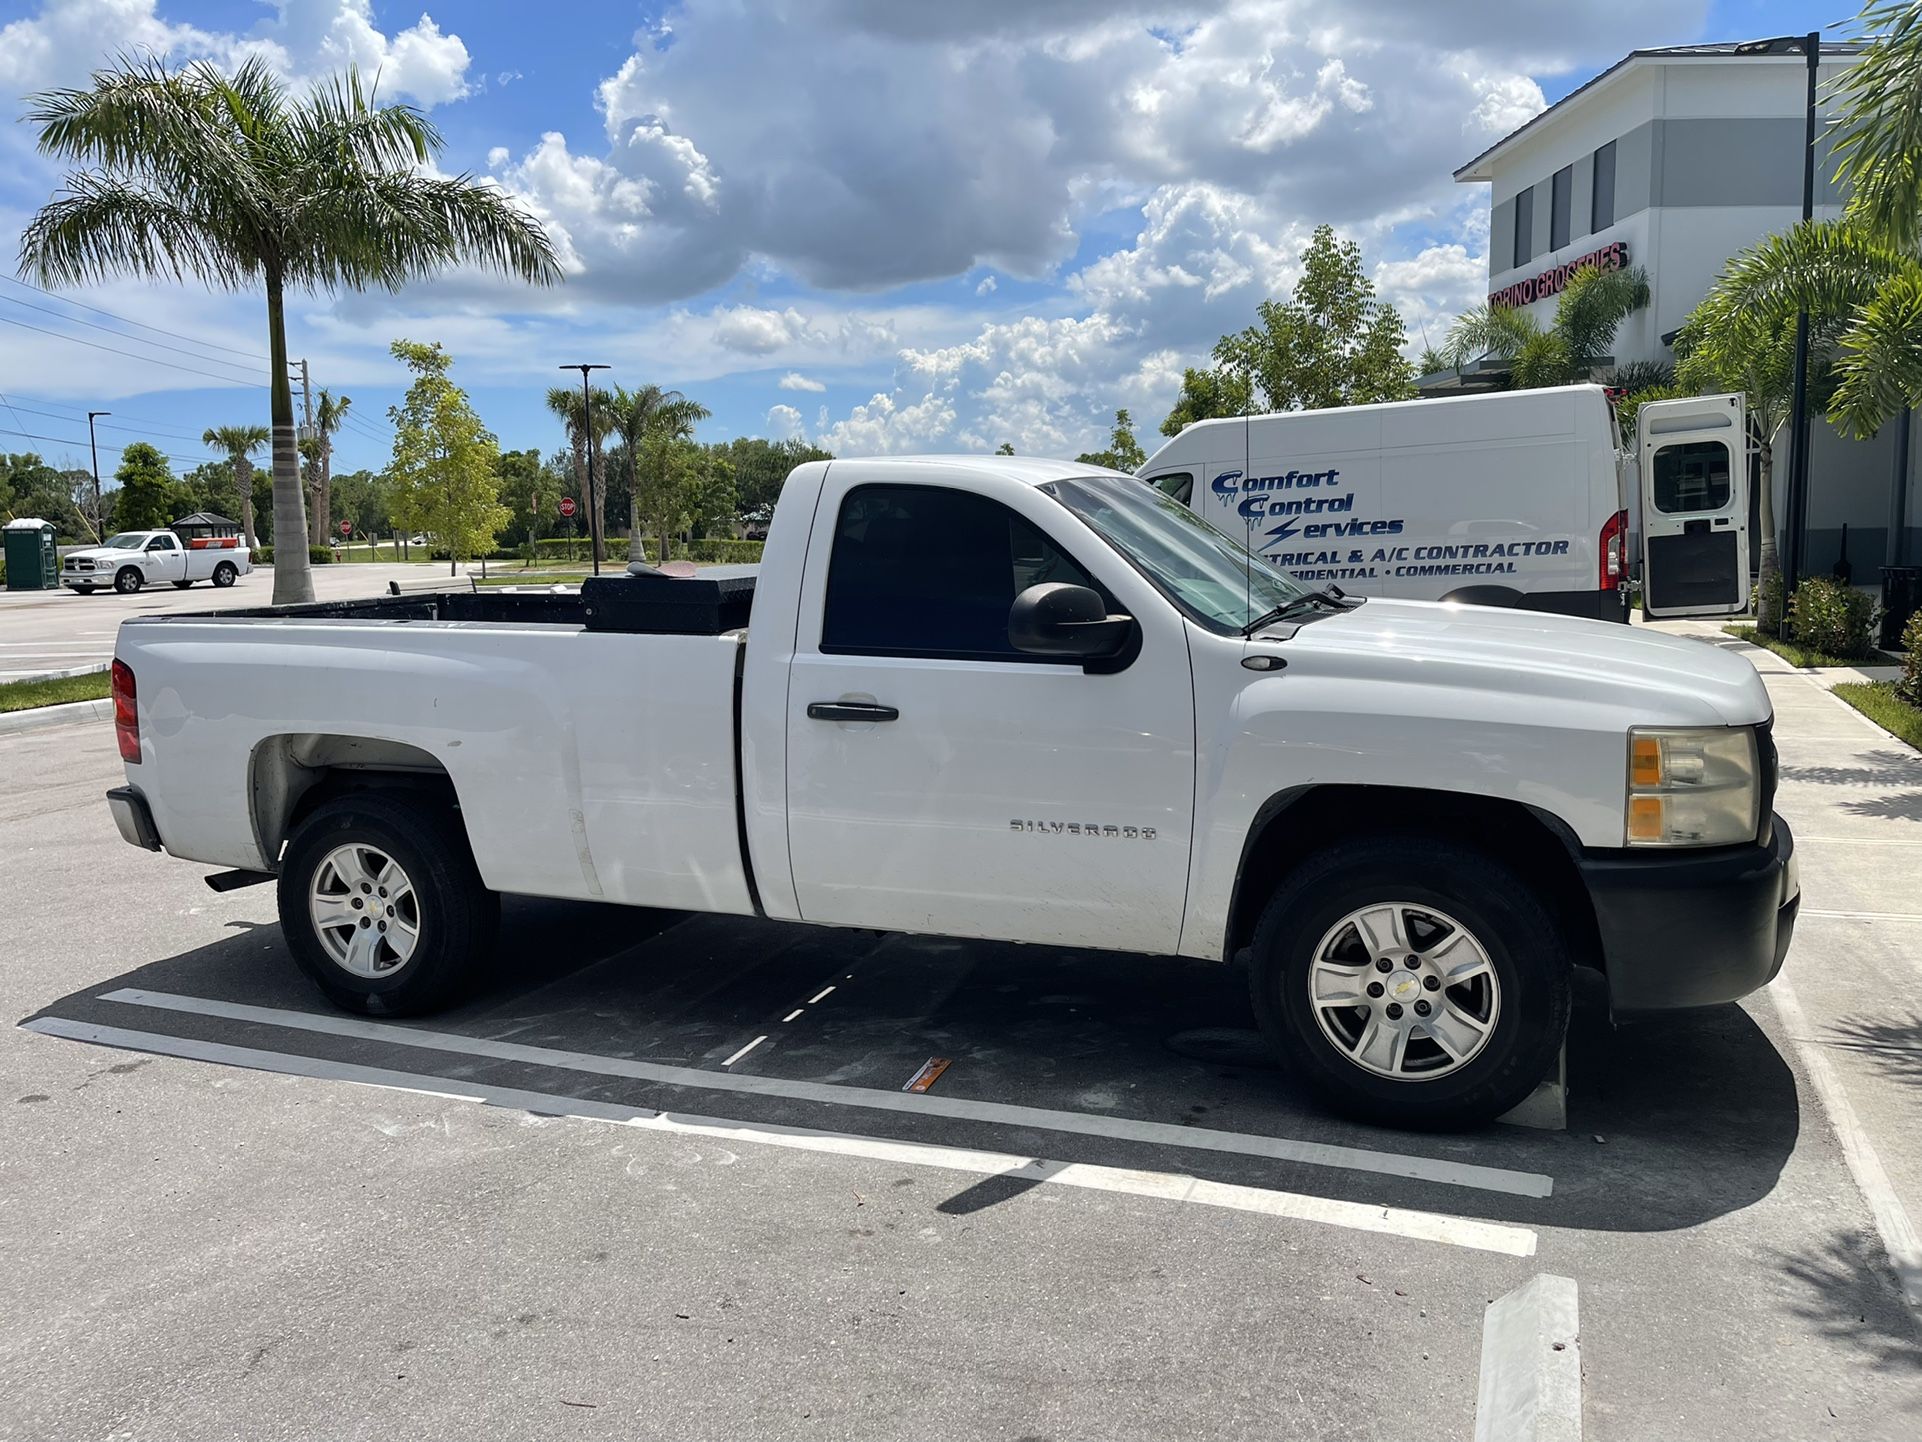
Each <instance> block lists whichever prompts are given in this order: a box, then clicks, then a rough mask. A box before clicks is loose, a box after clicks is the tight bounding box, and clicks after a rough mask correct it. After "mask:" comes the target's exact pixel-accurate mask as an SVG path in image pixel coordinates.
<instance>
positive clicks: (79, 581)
mask: <svg viewBox="0 0 1922 1442" xmlns="http://www.w3.org/2000/svg"><path fill="white" fill-rule="evenodd" d="M60 584H61V585H63V586H74V587H79V586H111V585H112V584H113V574H112V573H111V572H103V571H62V572H61V573H60Z"/></svg>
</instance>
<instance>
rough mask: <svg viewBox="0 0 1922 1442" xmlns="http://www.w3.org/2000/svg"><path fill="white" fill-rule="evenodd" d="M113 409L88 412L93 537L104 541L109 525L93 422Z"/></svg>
mask: <svg viewBox="0 0 1922 1442" xmlns="http://www.w3.org/2000/svg"><path fill="white" fill-rule="evenodd" d="M112 414H113V412H112V411H88V412H87V449H88V450H90V451H92V452H93V538H94V540H96V541H104V540H106V539H107V538H106V537H105V536H104V535H102V534H101V532H102V531H104V530H105V529H106V526H107V513H106V510H105V508H104V506H103V504H102V502H101V500H100V442H99V441H97V440H95V439H94V433H93V423H94V418H95V417H96V416H110V415H112Z"/></svg>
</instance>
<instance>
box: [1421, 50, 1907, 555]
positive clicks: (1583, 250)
mask: <svg viewBox="0 0 1922 1442" xmlns="http://www.w3.org/2000/svg"><path fill="white" fill-rule="evenodd" d="M1857 53H1858V47H1855V46H1848V45H1837V46H1835V47H1833V49H1832V51H1831V49H1830V48H1829V47H1824V49H1823V52H1822V64H1821V70H1820V79H1821V81H1822V83H1823V87H1824V88H1823V91H1822V92H1821V93H1822V95H1823V97H1824V98H1823V100H1822V101H1821V102H1819V103H1818V111H1817V123H1818V126H1821V125H1822V124H1823V122H1824V121H1826V120H1827V118H1828V115H1827V102H1826V95H1827V88H1826V87H1827V83H1828V82H1829V81H1830V80H1831V79H1833V77H1834V76H1836V75H1837V74H1839V73H1841V71H1842V70H1843V69H1845V68H1846V67H1847V66H1848V65H1850V64H1852V63H1853V62H1854V58H1855V55H1856V54H1857ZM1807 73H1808V72H1807V59H1806V56H1805V55H1804V53H1803V51H1802V47H1801V43H1800V42H1799V41H1796V42H1786V43H1785V42H1782V41H1773V42H1755V43H1751V44H1725V45H1683V46H1674V47H1670V48H1666V49H1659V50H1637V51H1635V52H1633V53H1632V54H1630V55H1628V56H1627V57H1626V58H1624V59H1623V60H1621V61H1620V62H1619V63H1617V64H1615V65H1613V66H1611V67H1610V68H1609V69H1607V70H1605V71H1603V72H1602V73H1601V74H1600V75H1598V76H1596V77H1595V78H1594V79H1593V80H1591V81H1589V82H1588V83H1587V84H1586V85H1583V86H1582V87H1580V88H1579V89H1577V90H1575V91H1572V92H1571V93H1569V94H1568V95H1566V96H1564V97H1563V98H1562V99H1561V100H1559V101H1557V102H1556V103H1555V104H1554V105H1551V106H1550V107H1549V108H1548V109H1547V110H1544V111H1543V112H1542V113H1541V114H1540V115H1537V116H1536V117H1535V118H1534V119H1533V120H1531V121H1529V122H1528V123H1527V124H1526V125H1523V126H1522V127H1521V128H1520V129H1518V130H1516V131H1514V132H1513V133H1512V134H1510V135H1507V136H1505V137H1504V138H1502V139H1501V140H1499V141H1497V142H1496V143H1495V144H1494V145H1492V146H1490V147H1489V148H1488V149H1487V150H1485V151H1483V152H1482V153H1481V154H1480V155H1478V156H1476V157H1475V158H1474V159H1473V160H1471V161H1469V162H1468V163H1467V164H1466V165H1464V166H1462V167H1461V169H1459V170H1457V171H1456V172H1455V179H1456V180H1457V181H1460V182H1463V183H1470V184H1485V185H1487V186H1488V187H1489V251H1488V254H1489V261H1488V263H1489V277H1488V290H1489V301H1490V303H1491V304H1509V305H1523V306H1527V307H1528V308H1529V309H1530V310H1532V311H1533V312H1534V313H1535V315H1536V316H1537V318H1538V319H1539V320H1541V322H1542V323H1543V324H1544V325H1546V324H1548V323H1549V322H1550V321H1551V320H1552V319H1553V317H1554V313H1555V298H1556V296H1557V294H1558V293H1559V291H1560V289H1561V284H1562V282H1563V281H1564V280H1565V279H1566V277H1567V275H1568V274H1570V273H1571V272H1572V271H1573V270H1574V269H1575V267H1576V266H1577V265H1578V264H1580V263H1582V262H1590V263H1593V264H1596V265H1601V266H1603V267H1614V266H1623V265H1639V266H1641V267H1642V269H1643V270H1645V271H1646V272H1647V273H1648V280H1649V290H1650V300H1649V304H1648V305H1647V306H1646V307H1645V308H1644V309H1642V310H1641V311H1639V312H1637V313H1636V314H1634V315H1631V316H1630V317H1629V318H1628V319H1627V320H1626V321H1625V322H1623V324H1622V326H1621V328H1620V329H1619V330H1618V331H1617V332H1616V337H1615V349H1614V361H1615V363H1616V364H1618V365H1619V364H1623V363H1626V362H1629V361H1643V360H1660V361H1672V360H1673V359H1674V351H1673V349H1672V348H1671V343H1672V341H1673V338H1674V333H1675V331H1676V329H1677V328H1678V327H1680V326H1681V324H1682V323H1683V321H1685V320H1686V319H1687V318H1688V315H1689V313H1690V312H1691V311H1692V310H1694V308H1695V306H1696V305H1697V304H1698V303H1699V302H1700V301H1701V299H1702V297H1703V296H1704V295H1706V294H1707V292H1708V289H1709V286H1710V285H1711V283H1712V282H1713V281H1714V279H1715V277H1716V275H1717V274H1718V273H1719V272H1720V270H1721V269H1722V266H1723V265H1724V263H1725V262H1726V261H1727V260H1728V259H1729V258H1730V257H1731V256H1733V255H1735V254H1736V253H1737V252H1739V251H1741V250H1744V249H1746V248H1747V247H1749V246H1751V245H1753V244H1755V243H1756V242H1757V241H1759V240H1761V239H1763V238H1764V237H1765V236H1767V235H1769V234H1770V233H1771V232H1774V231H1778V230H1782V229H1784V228H1786V227H1788V226H1791V225H1793V224H1795V223H1796V221H1798V220H1799V219H1800V218H1801V205H1802V173H1803V157H1804V155H1805V154H1806V151H1805V148H1804V136H1805V133H1806V131H1805V128H1804V127H1805V116H1806V102H1807ZM1822 133H1825V132H1823V131H1821V130H1818V136H1819V135H1820V134H1822ZM1817 162H1818V163H1817V171H1816V190H1815V214H1816V217H1817V218H1818V219H1821V218H1833V217H1834V216H1836V215H1838V214H1840V206H1841V200H1842V196H1841V193H1840V190H1839V189H1838V187H1837V185H1836V183H1835V179H1834V175H1833V169H1832V167H1831V166H1830V164H1829V157H1828V152H1827V147H1826V145H1825V144H1824V143H1823V142H1822V141H1821V140H1820V139H1818V142H1817ZM1499 369H1500V367H1499V366H1493V365H1488V364H1487V363H1484V367H1483V368H1482V369H1481V370H1480V371H1479V372H1477V371H1476V370H1475V369H1473V368H1471V369H1470V371H1469V373H1468V374H1467V375H1466V376H1464V377H1459V378H1458V377H1455V376H1453V375H1452V374H1450V375H1445V376H1433V377H1424V385H1425V388H1428V389H1452V388H1455V387H1460V386H1463V385H1466V386H1470V387H1472V386H1475V385H1476V384H1478V383H1480V384H1486V383H1490V382H1498V379H1499V378H1498V376H1495V375H1491V374H1490V372H1491V371H1498V370H1499ZM1902 429H1903V428H1902V427H1901V426H1900V425H1898V424H1896V423H1891V424H1889V425H1887V426H1885V427H1883V429H1882V431H1881V432H1880V433H1879V434H1878V435H1877V436H1875V437H1874V438H1873V439H1872V440H1867V441H1852V440H1848V439H1846V438H1845V437H1843V436H1842V435H1840V434H1839V433H1837V432H1836V431H1835V430H1833V429H1832V428H1831V427H1829V425H1828V424H1827V423H1826V422H1822V423H1819V424H1817V426H1816V427H1815V429H1814V433H1813V438H1812V447H1811V459H1810V470H1809V475H1810V487H1809V504H1808V550H1807V552H1806V558H1805V563H1804V565H1805V570H1806V571H1807V572H1809V573H1811V574H1825V573H1827V572H1828V571H1829V570H1830V569H1831V568H1832V567H1833V566H1834V564H1835V562H1836V560H1837V559H1838V557H1840V556H1841V555H1842V548H1843V527H1844V526H1846V527H1847V528H1848V540H1847V548H1848V549H1847V554H1848V558H1849V561H1850V562H1851V565H1852V567H1853V570H1854V573H1855V579H1856V581H1857V582H1858V584H1859V583H1863V582H1872V581H1873V580H1874V579H1875V578H1876V576H1877V573H1878V568H1879V567H1880V566H1881V565H1882V564H1883V563H1884V561H1885V559H1887V557H1888V556H1889V555H1890V554H1891V552H1890V548H1889V546H1888V544H1887V543H1888V538H1889V536H1890V534H1891V532H1890V526H1891V521H1892V518H1893V517H1894V516H1895V515H1896V514H1897V511H1898V502H1899V513H1900V516H1901V519H1902V527H1901V530H1900V532H1899V533H1898V537H1899V539H1900V540H1901V543H1902V549H1901V559H1904V560H1906V561H1911V562H1912V561H1914V560H1916V559H1918V558H1922V504H1918V500H1919V499H1922V497H1919V495H1918V492H1919V491H1922V484H1919V482H1918V475H1922V428H1916V431H1917V434H1916V443H1915V444H1913V445H1910V446H1909V447H1908V451H1909V454H1908V456H1907V458H1906V459H1907V465H1906V467H1905V468H1904V469H1905V470H1906V474H1905V475H1903V476H1901V477H1899V478H1898V477H1897V474H1896V471H1897V456H1898V451H1899V449H1901V446H1900V441H1901V436H1900V432H1901V431H1902ZM1787 449H1788V448H1787V447H1786V446H1785V445H1784V446H1782V447H1780V448H1779V449H1778V451H1777V454H1776V466H1775V493H1776V499H1777V505H1776V512H1775V513H1776V517H1777V521H1778V524H1785V523H1786V520H1787V508H1786V506H1785V505H1784V504H1782V500H1783V497H1784V494H1785V489H1786V485H1787V480H1788V464H1787ZM1898 479H1899V485H1898Z"/></svg>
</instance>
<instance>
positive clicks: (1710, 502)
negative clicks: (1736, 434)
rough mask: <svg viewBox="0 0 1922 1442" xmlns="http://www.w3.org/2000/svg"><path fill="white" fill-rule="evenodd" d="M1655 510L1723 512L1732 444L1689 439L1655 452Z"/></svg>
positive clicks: (1670, 512) (1668, 511)
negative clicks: (1729, 445)
mask: <svg viewBox="0 0 1922 1442" xmlns="http://www.w3.org/2000/svg"><path fill="white" fill-rule="evenodd" d="M1654 480H1655V484H1654V487H1653V490H1654V493H1655V509H1656V510H1658V511H1662V512H1664V513H1666V514H1668V515H1674V514H1675V513H1676V512H1678V511H1719V510H1720V509H1721V508H1722V507H1724V506H1726V505H1727V504H1728V496H1729V475H1728V447H1727V446H1725V445H1723V444H1722V443H1721V442H1720V441H1688V442H1685V443H1684V444H1682V445H1679V446H1663V447H1662V448H1661V449H1660V450H1659V451H1657V452H1656V453H1655V476H1654Z"/></svg>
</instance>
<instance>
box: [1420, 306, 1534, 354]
mask: <svg viewBox="0 0 1922 1442" xmlns="http://www.w3.org/2000/svg"><path fill="white" fill-rule="evenodd" d="M1540 334H1541V326H1540V324H1539V323H1538V322H1537V321H1536V319H1535V317H1534V316H1533V315H1532V314H1530V313H1529V312H1528V311H1525V310H1523V309H1522V308H1521V307H1519V306H1509V305H1478V306H1476V307H1475V308H1474V309H1473V310H1466V311H1463V312H1462V313H1461V314H1460V315H1459V316H1457V317H1455V320H1454V323H1453V324H1451V325H1450V326H1449V327H1448V335H1447V337H1446V338H1445V339H1444V340H1443V342H1442V350H1443V353H1444V354H1445V355H1446V356H1447V357H1448V359H1449V360H1450V362H1452V363H1453V364H1454V365H1456V366H1457V367H1460V366H1464V365H1468V364H1469V363H1470V362H1473V361H1477V360H1480V359H1481V358H1482V357H1483V356H1494V357H1496V358H1497V359H1500V360H1513V359H1514V358H1515V356H1516V355H1518V354H1520V352H1521V349H1522V347H1523V346H1525V345H1527V344H1528V342H1529V341H1530V340H1531V339H1532V338H1534V337H1535V336H1537V335H1540Z"/></svg>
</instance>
